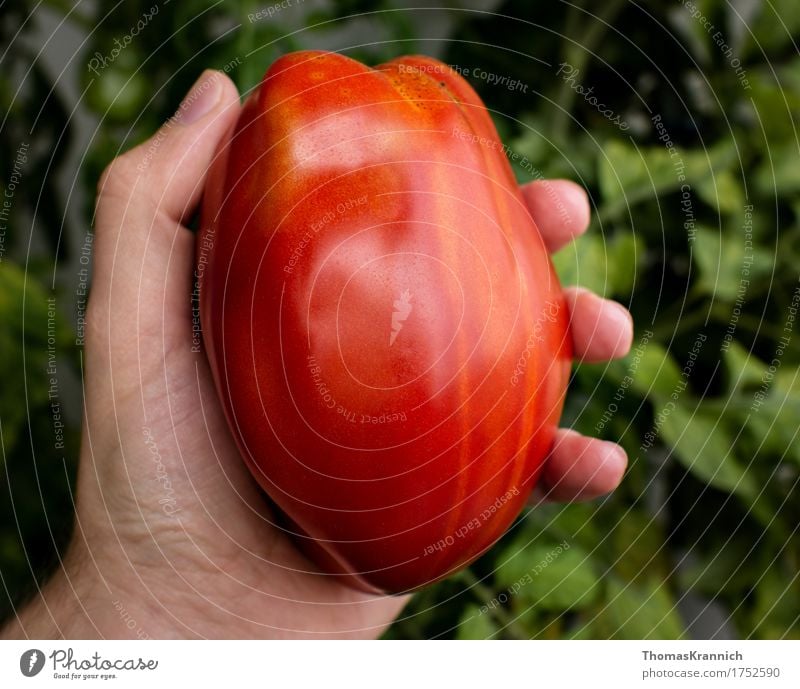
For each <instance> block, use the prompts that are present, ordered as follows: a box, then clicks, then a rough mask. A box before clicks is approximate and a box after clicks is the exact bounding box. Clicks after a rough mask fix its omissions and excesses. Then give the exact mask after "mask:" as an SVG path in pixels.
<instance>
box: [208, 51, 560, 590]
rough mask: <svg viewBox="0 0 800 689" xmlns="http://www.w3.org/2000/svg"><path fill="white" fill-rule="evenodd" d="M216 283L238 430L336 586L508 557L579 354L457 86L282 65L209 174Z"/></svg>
mask: <svg viewBox="0 0 800 689" xmlns="http://www.w3.org/2000/svg"><path fill="white" fill-rule="evenodd" d="M198 272H199V274H200V279H201V284H200V290H201V294H200V299H201V321H202V326H203V337H204V342H205V345H206V350H207V353H208V356H209V360H210V363H211V367H212V369H213V372H214V376H215V380H216V384H217V388H218V392H219V395H220V398H221V399H222V402H223V405H224V407H225V411H226V414H227V418H228V421H229V424H230V427H231V430H232V432H233V434H234V436H235V437H236V440H237V442H238V445H239V448H240V450H241V454H242V456H243V458H244V460H245V462H246V463H247V465H248V466H249V468H250V470H251V471H252V473H253V475H254V476H255V478H256V479H257V480H258V482H259V483H260V484H261V486H262V487H263V489H264V490H265V491H266V492H267V494H268V495H269V496H270V498H271V499H272V501H273V502H274V504H275V505H276V506H277V507H278V508H279V512H280V514H281V517H282V519H284V521H283V523H284V525H285V528H287V529H288V530H290V531H291V532H292V533H293V534H294V536H295V538H296V539H297V542H298V544H299V545H301V547H303V548H304V549H305V550H306V552H308V553H309V554H310V555H311V557H312V558H313V559H314V560H315V561H316V563H317V564H318V566H320V567H321V568H323V569H324V570H325V571H327V572H329V573H337V574H340V575H342V576H344V577H346V579H347V581H349V582H350V583H351V584H352V585H354V586H358V587H360V588H365V589H368V590H372V591H381V592H399V591H406V590H410V589H414V588H418V587H421V586H423V585H425V584H427V583H429V582H432V581H434V580H436V579H439V578H441V577H443V576H445V575H447V574H448V573H450V572H452V571H454V570H456V569H458V568H460V567H462V566H464V565H466V564H467V563H469V562H470V561H471V560H473V559H474V558H476V557H477V556H478V555H479V554H481V553H482V552H483V551H485V550H486V549H487V548H488V547H489V546H490V545H491V544H492V543H494V542H495V541H496V540H497V539H498V538H499V537H500V536H501V535H502V533H503V531H504V530H505V529H507V527H508V526H509V524H510V523H511V522H512V521H513V519H514V518H515V517H516V515H517V514H518V513H519V511H520V509H521V508H522V506H523V504H524V502H525V500H526V498H527V497H528V494H529V493H530V490H531V488H532V487H533V485H534V483H535V482H536V479H537V476H538V474H539V470H540V468H541V466H542V462H543V459H544V457H545V455H546V454H547V452H548V451H549V449H550V446H551V444H552V441H553V436H554V431H555V428H556V424H557V422H558V418H559V416H560V413H561V408H562V404H563V398H564V394H565V390H566V385H567V380H568V375H569V365H570V360H571V354H572V352H571V345H570V338H569V336H568V317H567V312H566V307H565V304H564V300H563V297H562V293H561V288H560V285H559V282H558V279H557V277H556V274H555V272H554V270H553V266H552V264H551V262H550V259H549V257H548V255H547V251H546V249H545V246H544V244H543V242H542V240H541V238H540V236H539V232H538V230H537V228H536V226H535V225H534V223H533V221H532V219H531V217H530V215H529V213H528V211H527V209H526V207H525V204H524V202H523V200H522V197H521V195H520V192H519V190H518V187H517V184H516V182H515V180H514V176H513V174H512V171H511V168H510V166H509V164H508V161H507V159H506V156H505V153H504V150H503V148H502V146H501V144H500V142H499V140H498V136H497V132H496V131H495V128H494V126H493V124H492V121H491V118H490V117H489V114H488V113H487V111H486V109H485V107H484V105H483V103H482V102H481V100H480V99H479V97H478V96H477V94H476V93H475V92H474V91H473V90H472V88H471V87H470V86H469V85H468V84H467V83H466V81H464V80H463V79H462V78H461V77H460V76H459V75H458V74H457V73H456V72H455V71H453V70H452V69H450V68H449V67H447V66H446V65H444V64H442V63H440V62H438V61H436V60H433V59H430V58H426V57H404V58H401V59H398V60H393V61H392V62H389V63H386V64H384V65H381V66H380V67H377V68H374V69H370V68H369V67H366V66H364V65H362V64H360V63H358V62H356V61H354V60H352V59H349V58H347V57H344V56H342V55H338V54H334V53H326V52H316V51H315V52H298V53H292V54H289V55H286V56H284V57H282V58H281V59H279V60H278V61H277V62H275V63H274V64H273V65H272V67H271V68H270V69H269V71H268V72H267V74H266V75H265V77H264V79H263V81H262V83H261V85H260V87H259V89H258V90H257V92H255V93H254V94H253V95H252V96H251V97H250V98H249V99H248V100H247V102H246V103H245V106H244V108H243V111H242V115H241V117H240V119H239V121H238V123H237V125H236V127H235V129H234V130H233V131H232V132H231V133H230V136H229V137H228V138H227V140H226V141H225V142H224V144H223V147H222V149H221V150H220V153H219V156H218V157H217V159H216V160H215V162H214V164H213V166H212V169H211V171H210V177H209V180H208V184H207V187H206V193H205V199H204V208H203V218H202V228H201V232H200V235H199V239H198Z"/></svg>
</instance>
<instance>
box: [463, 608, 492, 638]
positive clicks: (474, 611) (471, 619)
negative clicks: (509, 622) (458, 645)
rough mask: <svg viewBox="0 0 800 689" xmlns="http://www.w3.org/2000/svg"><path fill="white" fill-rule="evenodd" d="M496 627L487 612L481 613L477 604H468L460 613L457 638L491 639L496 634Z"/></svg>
mask: <svg viewBox="0 0 800 689" xmlns="http://www.w3.org/2000/svg"><path fill="white" fill-rule="evenodd" d="M497 631H498V630H497V627H496V626H495V624H494V622H493V621H492V618H491V616H490V615H489V614H488V613H481V610H480V608H479V607H478V606H477V605H474V604H470V605H468V606H467V607H466V608H465V609H464V612H463V614H462V615H461V620H460V622H459V623H458V631H457V634H456V636H457V638H458V639H462V640H478V641H480V640H483V639H491V638H493V637H495V635H496V634H497Z"/></svg>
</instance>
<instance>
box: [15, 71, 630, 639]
mask: <svg viewBox="0 0 800 689" xmlns="http://www.w3.org/2000/svg"><path fill="white" fill-rule="evenodd" d="M239 110H240V105H239V97H238V93H237V92H236V89H235V87H234V85H233V84H232V83H231V82H230V80H229V79H228V78H227V77H226V76H224V75H223V74H222V73H219V72H205V73H204V74H203V75H202V76H201V77H200V79H199V80H198V82H197V84H195V86H194V87H193V90H192V91H191V92H190V94H189V95H188V96H187V97H186V99H185V100H184V102H183V104H182V105H181V108H180V109H179V110H178V113H177V115H176V116H175V117H174V118H172V119H171V120H170V121H169V122H168V123H167V124H165V125H164V126H163V127H162V128H161V129H160V130H159V132H157V133H156V134H155V135H154V136H153V137H152V138H151V139H150V140H148V141H146V142H144V143H143V144H141V145H140V146H138V147H136V148H135V149H133V150H131V151H129V152H127V153H125V154H123V155H122V156H120V157H118V158H117V159H116V160H115V161H114V162H113V163H112V164H111V165H110V166H109V168H108V170H107V171H106V173H105V174H104V175H103V178H102V180H101V183H100V186H99V197H98V202H97V215H96V222H95V227H96V240H95V250H96V254H95V264H94V277H93V284H92V291H91V296H90V301H89V309H88V312H87V330H86V351H85V353H86V376H85V416H84V426H83V441H82V448H81V457H80V466H79V474H78V485H77V497H76V513H77V521H76V531H75V535H74V539H73V542H72V544H71V546H70V548H69V551H68V553H67V555H66V557H65V560H64V562H63V566H62V568H61V569H60V570H59V572H58V573H57V575H56V576H55V577H54V578H53V579H52V580H51V581H50V582H49V583H48V585H47V586H46V587H45V588H44V589H43V591H42V592H41V595H40V596H39V597H38V598H37V599H36V600H35V601H34V602H33V603H32V604H31V605H30V606H29V607H28V608H27V609H26V610H25V611H23V613H22V614H21V615H20V616H19V617H18V618H17V620H16V621H15V622H14V623H13V624H12V625H10V626H9V627H8V628H7V629H6V630H5V634H6V635H9V636H22V635H28V636H32V637H52V636H63V637H65V638H76V637H79V638H87V637H110V638H119V637H134V638H135V637H137V636H138V637H152V638H171V637H209V638H245V637H259V638H264V637H298V636H301V637H316V638H321V637H363V636H377V635H378V634H380V633H381V631H382V630H383V629H384V628H385V627H386V626H387V625H388V624H390V623H391V621H392V620H393V619H394V617H395V616H396V615H397V614H398V613H399V612H400V610H401V608H402V607H403V605H404V604H405V602H406V601H407V597H405V596H398V597H383V596H375V595H370V594H366V593H361V592H358V591H355V590H352V589H350V588H348V587H346V586H344V585H343V584H341V583H340V582H339V580H338V579H336V578H335V577H331V576H327V575H323V574H320V573H318V572H317V571H316V569H315V567H314V565H312V564H311V563H310V562H309V561H307V560H306V558H305V557H304V556H303V555H302V554H301V553H300V552H299V551H298V550H296V549H295V547H294V545H293V543H292V541H291V540H290V539H289V538H288V537H287V535H286V534H285V533H284V532H283V531H282V530H280V529H279V528H278V527H277V526H275V525H274V519H273V515H272V512H271V508H270V507H269V505H268V503H267V502H266V501H265V500H264V498H263V496H262V494H261V492H260V490H259V488H258V487H257V485H256V483H255V481H254V480H253V479H252V477H251V476H250V474H249V472H248V470H247V469H246V467H245V464H244V463H243V462H242V461H241V459H240V457H239V453H238V451H237V449H236V446H235V444H234V442H233V439H232V437H231V435H230V433H229V431H228V428H227V424H226V421H225V418H224V415H223V412H222V408H221V406H220V403H219V401H218V400H217V395H216V391H215V389H214V385H213V381H212V377H211V373H210V370H209V367H208V363H207V361H206V359H205V355H204V354H203V353H202V352H197V351H193V349H195V350H196V349H197V347H196V346H194V345H195V343H194V342H193V333H192V311H191V301H190V296H189V295H190V294H191V292H192V286H193V285H192V280H193V273H194V257H195V252H194V235H193V234H192V232H190V231H189V230H188V229H187V228H186V227H185V224H184V223H186V222H187V221H188V219H190V218H191V217H192V215H193V213H194V212H195V209H196V207H197V204H198V202H199V199H200V196H201V193H202V189H203V183H204V179H205V173H206V170H207V168H208V166H209V163H210V162H211V160H212V158H213V156H214V154H215V152H216V147H217V144H218V142H219V141H220V140H221V139H222V137H223V135H224V134H225V132H226V131H227V130H228V129H229V127H231V126H232V125H233V124H234V123H235V121H236V119H237V116H238V114H239ZM547 185H549V186H547ZM523 193H524V196H525V199H526V201H527V202H528V205H529V207H530V210H531V214H532V215H533V217H534V220H535V221H536V223H537V225H538V226H539V228H540V230H541V232H542V234H543V236H544V238H545V241H546V243H547V245H548V247H549V248H550V249H551V250H555V249H557V248H558V247H559V246H561V245H563V244H564V243H566V242H567V241H569V240H570V239H571V238H572V237H574V236H575V235H577V234H579V233H580V232H582V231H584V230H585V229H586V226H587V224H588V217H589V208H588V202H587V200H586V196H585V194H584V193H583V192H582V191H581V190H580V188H579V187H577V186H576V185H574V184H572V183H569V182H564V181H552V182H544V181H542V182H534V183H533V184H531V185H527V186H526V187H524V188H523ZM554 199H555V200H557V203H555V206H556V207H558V204H559V203H560V204H562V205H563V207H564V208H567V209H568V211H569V212H567V213H557V212H555V211H554V207H553V206H554ZM567 296H568V302H569V304H570V307H571V313H572V317H573V327H572V332H573V338H574V345H575V351H576V355H577V356H578V357H579V358H583V359H587V360H598V359H605V358H611V357H616V356H621V355H624V353H625V352H626V351H627V350H628V348H629V346H630V342H631V339H632V325H631V321H630V316H629V315H627V312H626V311H625V310H624V309H622V307H620V306H619V305H614V304H611V303H609V302H607V301H604V300H601V299H599V298H598V297H596V296H593V295H591V294H589V293H587V292H583V291H577V290H568V292H567ZM615 448H616V446H614V445H612V444H609V443H604V442H601V441H599V440H594V439H589V438H584V437H582V436H580V435H578V434H576V433H573V432H571V431H560V434H559V436H558V439H557V442H556V445H555V447H554V450H553V452H552V455H551V457H550V458H549V459H548V461H547V464H546V466H545V470H544V472H543V478H542V485H543V487H544V489H545V491H547V492H548V493H549V495H550V496H551V497H554V498H558V499H566V500H571V499H581V498H587V497H593V496H596V495H598V494H600V493H603V492H606V491H609V490H612V489H613V488H614V487H615V486H616V485H617V483H618V482H619V480H620V478H621V475H622V472H623V471H624V467H625V462H626V460H625V455H624V452H622V451H621V450H618V449H615Z"/></svg>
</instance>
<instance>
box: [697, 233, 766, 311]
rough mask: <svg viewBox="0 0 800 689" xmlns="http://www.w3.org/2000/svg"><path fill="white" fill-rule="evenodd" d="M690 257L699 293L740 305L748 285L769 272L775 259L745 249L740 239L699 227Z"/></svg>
mask: <svg viewBox="0 0 800 689" xmlns="http://www.w3.org/2000/svg"><path fill="white" fill-rule="evenodd" d="M692 257H693V258H694V260H695V262H696V264H697V269H698V272H699V279H698V282H697V286H698V289H700V290H702V291H703V292H704V293H706V294H713V295H714V297H715V298H717V299H720V300H722V301H728V302H732V301H736V300H737V298H738V299H740V300H742V301H743V302H744V301H746V299H747V293H748V291H749V290H750V285H751V284H752V283H753V282H755V281H757V280H759V279H760V278H761V277H763V276H766V275H769V274H770V273H771V272H772V269H773V264H774V258H773V256H772V255H771V254H770V253H769V252H768V251H765V250H764V249H760V248H758V247H757V246H754V247H752V248H749V247H747V246H745V242H744V241H743V239H742V237H741V236H739V237H734V236H727V235H723V234H722V233H721V232H719V231H718V230H712V229H710V228H707V227H698V228H697V234H696V236H695V241H694V243H693V244H692Z"/></svg>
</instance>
